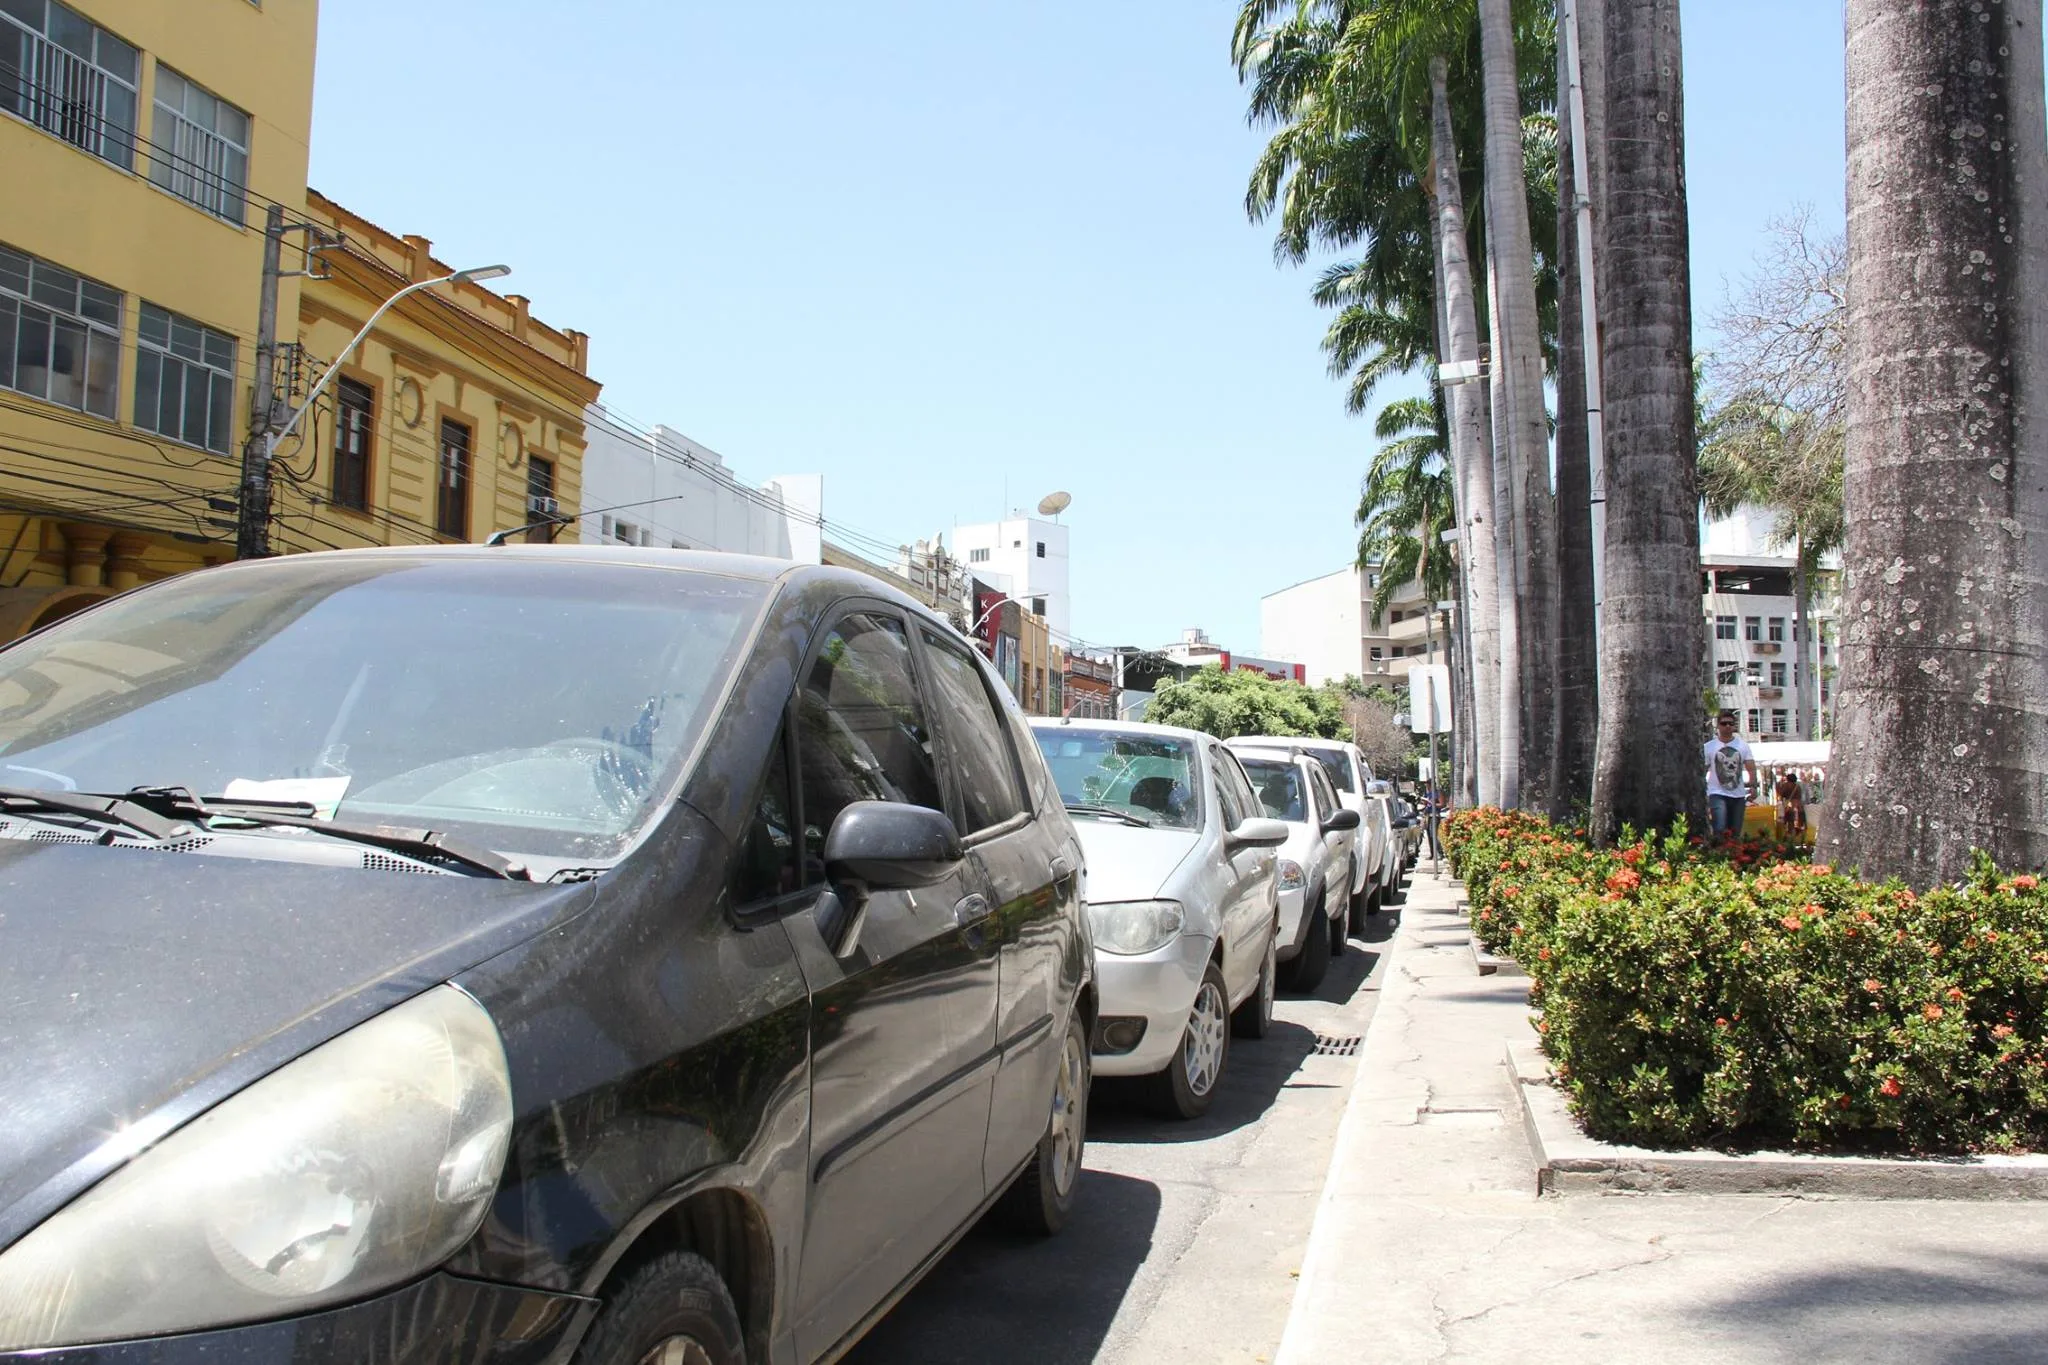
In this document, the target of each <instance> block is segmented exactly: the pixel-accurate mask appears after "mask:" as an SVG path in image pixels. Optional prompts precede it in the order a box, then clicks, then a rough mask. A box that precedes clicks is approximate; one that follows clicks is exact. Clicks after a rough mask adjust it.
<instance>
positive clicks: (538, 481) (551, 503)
mask: <svg viewBox="0 0 2048 1365" xmlns="http://www.w3.org/2000/svg"><path fill="white" fill-rule="evenodd" d="M526 510H527V513H528V514H529V515H530V516H534V517H551V516H554V515H555V513H556V511H557V507H556V504H555V462H554V461H553V460H543V459H541V458H540V457H539V456H538V455H529V456H528V457H527V459H526Z"/></svg>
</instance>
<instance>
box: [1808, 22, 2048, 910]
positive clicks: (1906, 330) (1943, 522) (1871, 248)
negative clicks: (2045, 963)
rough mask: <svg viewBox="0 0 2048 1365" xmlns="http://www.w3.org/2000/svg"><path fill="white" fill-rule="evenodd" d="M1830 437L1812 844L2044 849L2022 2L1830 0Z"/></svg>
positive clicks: (2038, 463)
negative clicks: (1819, 802)
mask: <svg viewBox="0 0 2048 1365" xmlns="http://www.w3.org/2000/svg"><path fill="white" fill-rule="evenodd" d="M1848 88H1849V101H1848V136H1849V177H1848V197H1849V234H1848V248H1849V290H1848V304H1849V435H1848V450H1847V453H1846V456H1845V465H1844V484H1845V496H1844V513H1845V517H1846V521H1847V524H1848V541H1847V544H1846V546H1845V547H1844V550H1843V555H1842V567H1843V570H1844V573H1845V584H1844V588H1843V592H1842V599H1841V600H1842V606H1841V613H1840V615H1841V620H1842V623H1843V628H1842V641H1841V645H1842V652H1841V688H1840V691H1839V693H1838V695H1837V698H1836V703H1835V750H1834V754H1835V763H1834V767H1835V772H1834V774H1833V780H1832V781H1831V782H1830V783H1829V787H1830V790H1831V791H1832V792H1833V793H1835V794H1836V795H1835V801H1834V805H1835V809H1834V810H1833V811H1832V812H1830V815H1831V816H1832V818H1830V819H1829V820H1827V821H1826V838H1825V839H1824V840H1823V841H1822V847H1821V854H1820V856H1822V857H1823V858H1827V859H1830V860H1832V861H1836V862H1839V863H1841V864H1843V865H1845V866H1848V867H1853V868H1856V869H1858V870H1860V871H1861V872H1862V873H1863V874H1864V875H1865V876H1868V877H1884V876H1898V877H1903V878H1905V879H1906V880H1907V881H1908V882H1910V883H1911V884H1913V885H1915V886H1922V887H1924V886H1928V885H1931V884H1933V883H1935V882H1942V881H1949V880H1953V879H1955V878H1957V877H1959V876H1961V875H1962V874H1963V873H1964V872H1965V871H1966V870H1967V869H1968V867H1969V861H1970V850H1971V848H1973V847H1976V848H1982V849H1984V850H1986V851H1987V852H1989V853H1990V854H1991V855H1992V857H1994V858H1996V859H1997V860H1998V861H1999V862H2000V863H2002V864H2004V865H2006V866H2011V867H2038V866H2040V865H2041V863H2042V862H2043V860H2044V859H2048V712H2044V710H2043V708H2042V700H2041V699H2042V698H2043V697H2048V592H2044V589H2048V581H2044V580H2048V429H2044V422H2048V369H2044V367H2048V131H2044V125H2043V109H2042V56H2041V0H2004V3H2003V4H1988V5H1987V4H1985V3H1982V0H1848Z"/></svg>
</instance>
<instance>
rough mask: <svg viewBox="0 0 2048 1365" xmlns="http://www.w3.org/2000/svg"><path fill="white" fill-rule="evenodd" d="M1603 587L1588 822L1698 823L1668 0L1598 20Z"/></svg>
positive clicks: (1680, 157)
mask: <svg viewBox="0 0 2048 1365" xmlns="http://www.w3.org/2000/svg"><path fill="white" fill-rule="evenodd" d="M1605 28H1606V32H1605V42H1606V51H1605V67H1606V91H1605V103H1606V109H1605V116H1606V136H1605V139H1604V142H1605V145H1604V153H1605V155H1604V160H1605V183H1604V185H1603V186H1602V199H1603V207H1604V208H1605V210H1606V212H1605V214H1604V215H1603V220H1604V225H1603V227H1602V230H1601V242H1602V249H1601V252H1600V256H1599V259H1598V260H1597V262H1596V267H1597V269H1598V271H1599V286H1600V296H1601V300H1602V313H1603V315H1604V316H1603V317H1602V320H1601V321H1602V329H1603V332H1602V337H1601V354H1602V360H1603V363H1604V365H1605V369H1606V381H1607V383H1606V401H1605V404H1604V410H1605V417H1606V422H1607V431H1606V437H1607V442H1606V444H1607V461H1606V463H1607V500H1608V501H1607V505H1608V516H1607V546H1606V594H1605V601H1604V603H1603V604H1602V620H1601V623H1600V624H1601V636H1600V738H1599V748H1598V751H1597V755H1596V763H1595V769H1594V777H1593V828H1594V831H1595V834H1596V836H1597V837H1599V838H1602V839H1611V838H1612V837H1613V836H1614V835H1615V833H1616V832H1617V831H1618V830H1619V829H1620V827H1621V826H1622V825H1623V824H1632V825H1634V826H1636V827H1637V828H1639V829H1647V828H1652V827H1658V826H1667V825H1669V824H1670V823H1671V822H1672V821H1673V820H1674V819H1675V818H1677V817H1678V816H1681V815H1683V816H1688V817H1690V818H1691V819H1692V820H1693V821H1694V822H1696V823H1697V822H1698V821H1699V820H1700V818H1701V817H1702V816H1704V814H1705V805H1706V801H1705V794H1706V787H1705V783H1704V781H1703V780H1702V777H1701V771H1700V764H1699V743H1700V738H1701V733H1700V714H1699V695H1700V687H1699V671H1700V666H1701V660H1703V659H1704V658H1705V657H1706V655H1705V650H1706V639H1705V634H1704V628H1703V626H1702V623H1701V618H1700V605H1699V570H1700V553H1699V552H1700V545H1699V495H1698V492H1697V479H1696V470H1695V467H1694V462H1695V449H1694V444H1693V382H1692V299H1691V291H1690V288H1689V283H1688V251H1687V239H1686V198H1685V140H1684V138H1685V117H1684V116H1685V102H1684V89H1683V81H1682V79H1681V76H1680V71H1681V64H1682V56H1681V51H1680V43H1679V31H1678V0H1628V3H1625V4H1624V3H1616V4H1613V5H1611V6H1609V7H1608V9H1607V12H1606V15H1605Z"/></svg>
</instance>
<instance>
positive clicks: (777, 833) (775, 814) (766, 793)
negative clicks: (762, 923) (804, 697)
mask: <svg viewBox="0 0 2048 1365" xmlns="http://www.w3.org/2000/svg"><path fill="white" fill-rule="evenodd" d="M802 884H803V883H802V880H801V879H800V878H799V877H798V875H797V847H796V822H795V821H794V820H793V819H792V818H791V816H790V800H789V762H788V758H787V755H786V754H785V753H784V750H783V737H782V735H781V734H780V733H778V734H777V735H776V737H775V751H774V752H773V753H772V754H771V755H770V756H769V759H768V770H767V772H766V773H765V774H763V776H762V779H761V797H760V799H759V800H758V801H756V802H755V803H754V814H753V818H752V819H750V820H749V821H748V822H747V828H746V831H745V832H744V833H743V834H741V836H740V843H739V849H738V851H737V852H736V853H735V855H734V859H733V879H732V898H733V903H734V904H736V905H753V904H756V903H758V902H761V901H767V900H773V899H775V898H776V897H777V896H786V895H788V894H789V893H790V892H792V891H795V890H796V889H797V888H798V887H800V886H801V885H802Z"/></svg>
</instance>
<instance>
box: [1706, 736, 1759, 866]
mask: <svg viewBox="0 0 2048 1365" xmlns="http://www.w3.org/2000/svg"><path fill="white" fill-rule="evenodd" d="M1714 729H1715V737H1714V738H1713V739H1710V740H1708V741H1707V742H1706V746H1705V748H1704V749H1703V750H1702V753H1701V757H1702V758H1703V759H1704V760H1705V762H1706V767H1707V815H1708V819H1709V823H1710V824H1711V825H1712V826H1713V832H1714V834H1715V836H1716V837H1726V838H1730V839H1733V838H1736V837H1738V836H1739V835H1741V833H1742V821H1743V817H1744V816H1745V815H1746V814H1747V813H1748V808H1749V794H1750V793H1751V792H1753V791H1755V790H1756V757H1755V756H1754V755H1753V754H1751V753H1750V751H1749V745H1748V744H1746V743H1744V742H1743V740H1742V739H1741V737H1740V736H1738V735H1737V734H1736V733H1735V713H1734V712H1733V711H1723V712H1722V713H1721V714H1720V716H1719V717H1718V718H1717V719H1716V720H1715V722H1714Z"/></svg>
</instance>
